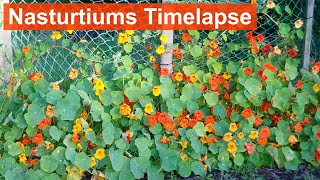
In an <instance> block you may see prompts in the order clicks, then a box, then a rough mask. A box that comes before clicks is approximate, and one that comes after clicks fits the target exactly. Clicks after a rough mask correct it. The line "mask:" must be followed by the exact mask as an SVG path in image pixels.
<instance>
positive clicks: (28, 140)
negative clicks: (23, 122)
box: [21, 136, 31, 146]
mask: <svg viewBox="0 0 320 180" xmlns="http://www.w3.org/2000/svg"><path fill="white" fill-rule="evenodd" d="M21 143H22V144H23V145H25V146H28V145H29V144H30V143H31V140H30V139H29V138H28V137H27V136H24V137H23V139H22V141H21Z"/></svg>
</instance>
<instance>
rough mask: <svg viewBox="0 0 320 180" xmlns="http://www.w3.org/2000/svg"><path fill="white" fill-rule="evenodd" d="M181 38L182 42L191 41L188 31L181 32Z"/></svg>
mask: <svg viewBox="0 0 320 180" xmlns="http://www.w3.org/2000/svg"><path fill="white" fill-rule="evenodd" d="M181 38H182V42H184V43H186V42H189V41H191V36H190V34H189V33H183V34H182V37H181Z"/></svg>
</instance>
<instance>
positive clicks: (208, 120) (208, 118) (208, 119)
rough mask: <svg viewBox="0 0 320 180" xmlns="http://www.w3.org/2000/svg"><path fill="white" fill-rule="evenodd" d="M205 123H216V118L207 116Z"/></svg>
mask: <svg viewBox="0 0 320 180" xmlns="http://www.w3.org/2000/svg"><path fill="white" fill-rule="evenodd" d="M204 123H205V124H209V123H214V118H213V117H212V116H207V117H206V121H205V122H204Z"/></svg>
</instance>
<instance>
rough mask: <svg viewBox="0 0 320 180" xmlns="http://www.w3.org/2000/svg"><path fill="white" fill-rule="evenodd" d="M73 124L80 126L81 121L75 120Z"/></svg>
mask: <svg viewBox="0 0 320 180" xmlns="http://www.w3.org/2000/svg"><path fill="white" fill-rule="evenodd" d="M74 123H75V124H77V125H80V126H81V120H80V118H78V119H76V120H75V122H74Z"/></svg>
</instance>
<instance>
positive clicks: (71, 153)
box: [65, 147, 77, 163]
mask: <svg viewBox="0 0 320 180" xmlns="http://www.w3.org/2000/svg"><path fill="white" fill-rule="evenodd" d="M76 154H77V152H76V150H75V149H74V148H73V147H67V150H66V153H65V155H66V159H67V160H69V161H71V162H72V163H74V160H75V157H76Z"/></svg>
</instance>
